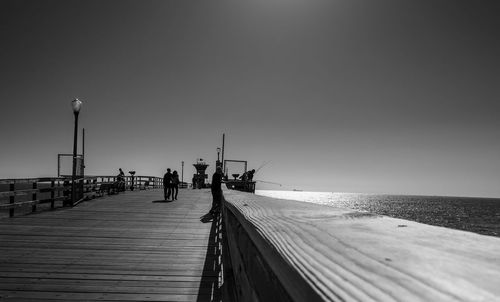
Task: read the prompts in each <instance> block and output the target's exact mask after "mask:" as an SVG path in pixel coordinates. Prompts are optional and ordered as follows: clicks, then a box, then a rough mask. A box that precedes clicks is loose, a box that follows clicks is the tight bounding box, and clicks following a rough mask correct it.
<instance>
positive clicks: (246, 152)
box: [0, 0, 500, 197]
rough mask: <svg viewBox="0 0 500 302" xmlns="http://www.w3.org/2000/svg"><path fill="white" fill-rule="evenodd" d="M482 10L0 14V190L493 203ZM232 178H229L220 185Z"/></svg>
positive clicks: (386, 7)
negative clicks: (14, 180)
mask: <svg viewBox="0 0 500 302" xmlns="http://www.w3.org/2000/svg"><path fill="white" fill-rule="evenodd" d="M498 16H500V2H498V1H399V0H390V1H368V0H362V1H361V0H360V1H352V0H349V1H348V0H343V1H321V0H318V1H317V0H313V1H310V0H308V1H305V0H304V1H298V0H289V1H285V0H279V1H278V0H271V1H269V0H266V1H264V0H258V1H143V0H141V1H3V0H2V1H0V41H1V46H0V99H1V113H2V117H1V119H0V126H1V129H2V140H1V141H2V143H1V148H0V178H8V177H36V176H52V175H55V174H56V172H57V154H58V153H70V152H71V150H72V135H73V132H72V125H73V116H72V112H71V108H70V102H71V100H72V98H73V97H79V98H81V99H82V100H83V101H84V105H83V108H82V111H81V114H80V126H82V127H85V129H86V161H87V173H89V174H111V175H114V174H116V173H117V169H118V167H122V168H123V169H124V170H125V171H129V170H136V171H137V172H138V174H141V175H162V174H163V173H164V171H165V169H166V167H171V168H173V169H177V170H180V162H181V161H182V160H184V161H185V162H186V167H185V170H184V171H185V172H184V175H185V179H188V180H190V176H189V175H191V174H192V173H193V172H194V170H193V168H192V166H191V164H192V163H193V162H194V161H195V160H196V158H197V157H202V158H204V159H206V160H207V161H209V163H211V167H210V170H209V172H210V173H211V172H212V171H213V170H212V169H211V168H213V166H214V162H213V161H214V160H215V159H216V151H215V150H216V148H217V147H218V146H220V145H221V136H222V133H223V132H225V133H226V138H227V141H226V142H227V144H226V158H228V159H246V160H248V161H249V165H250V168H252V167H254V168H257V167H259V166H260V165H261V164H263V163H264V162H268V161H269V163H268V164H267V165H266V166H265V167H263V168H262V169H261V170H260V171H259V173H258V174H257V175H256V177H257V179H259V180H265V181H271V182H278V183H281V184H283V186H282V187H279V186H276V185H270V184H265V183H259V185H258V188H262V189H264V188H269V189H292V188H297V189H303V190H319V191H339V192H374V193H406V194H433V195H464V196H491V197H500V185H499V184H500V119H499V118H498V115H499V113H500V104H499V101H500V58H499V54H500V18H499V17H498ZM230 172H232V171H230Z"/></svg>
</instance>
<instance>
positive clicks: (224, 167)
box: [222, 133, 226, 174]
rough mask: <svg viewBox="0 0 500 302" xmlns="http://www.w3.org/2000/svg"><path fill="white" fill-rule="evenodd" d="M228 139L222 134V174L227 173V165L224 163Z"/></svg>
mask: <svg viewBox="0 0 500 302" xmlns="http://www.w3.org/2000/svg"><path fill="white" fill-rule="evenodd" d="M225 139H226V134H225V133H222V173H223V174H224V173H225V171H226V163H225V162H224V141H225Z"/></svg>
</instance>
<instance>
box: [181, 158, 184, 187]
mask: <svg viewBox="0 0 500 302" xmlns="http://www.w3.org/2000/svg"><path fill="white" fill-rule="evenodd" d="M181 163H182V170H181V183H182V184H184V161H182V162H181Z"/></svg>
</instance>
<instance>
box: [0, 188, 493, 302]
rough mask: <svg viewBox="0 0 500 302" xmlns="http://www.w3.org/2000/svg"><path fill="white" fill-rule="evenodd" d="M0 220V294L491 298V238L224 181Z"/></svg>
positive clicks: (19, 297) (27, 297)
mask: <svg viewBox="0 0 500 302" xmlns="http://www.w3.org/2000/svg"><path fill="white" fill-rule="evenodd" d="M224 199H225V200H224V206H223V210H222V215H221V217H220V218H219V219H215V220H214V221H209V222H207V221H205V222H202V221H200V218H201V217H202V216H203V215H204V214H206V213H207V212H208V210H209V208H210V206H211V202H212V196H211V194H210V191H209V190H207V189H200V190H198V189H196V190H192V189H185V190H181V191H180V193H179V200H177V201H174V202H164V201H163V191H162V190H158V189H147V190H136V191H132V192H130V191H127V192H125V193H123V194H122V193H119V194H117V195H105V196H103V197H101V198H96V199H92V200H88V201H84V202H81V203H79V204H78V205H76V206H74V207H64V208H58V209H57V208H56V209H55V210H46V211H40V212H36V213H32V214H27V215H20V216H15V217H13V218H3V219H0V238H1V239H0V240H1V242H2V244H1V246H0V255H1V256H0V300H2V301H3V300H5V301H43V300H46V301H57V300H60V301H97V300H98V301H384V302H385V301H498V300H500V288H499V287H498V284H499V282H500V257H498V250H499V248H500V239H499V238H496V237H489V236H482V235H478V234H474V233H468V232H463V231H457V230H452V229H446V228H441V227H435V226H429V225H424V224H420V223H416V222H411V221H407V220H401V219H394V218H389V217H385V216H380V215H375V214H370V213H365V212H356V211H353V210H349V209H339V208H332V207H327V206H321V205H317V204H309V203H303V202H297V201H290V200H278V199H273V198H268V197H261V196H257V195H254V194H250V193H245V192H239V191H234V190H224Z"/></svg>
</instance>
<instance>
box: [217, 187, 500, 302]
mask: <svg viewBox="0 0 500 302" xmlns="http://www.w3.org/2000/svg"><path fill="white" fill-rule="evenodd" d="M225 198H226V200H227V203H226V206H227V209H228V210H229V211H231V213H233V214H234V216H235V217H236V218H237V220H238V222H239V224H240V226H239V228H240V229H241V230H243V231H244V233H245V236H247V237H248V238H247V239H244V238H243V237H241V236H236V238H237V240H240V242H238V244H237V245H238V247H239V248H241V250H240V252H241V255H242V257H243V260H241V261H240V262H239V263H236V264H237V265H243V266H245V265H246V266H245V267H244V270H242V271H246V273H247V276H248V279H249V280H250V281H249V283H250V285H251V286H252V287H253V288H254V289H255V290H256V292H257V295H259V288H262V286H265V285H267V284H268V283H266V284H262V280H263V277H262V275H261V274H257V273H256V272H258V270H255V269H254V268H255V267H259V265H256V264H257V263H258V262H259V261H260V262H262V263H263V264H262V267H266V266H267V267H269V270H270V273H272V274H273V275H274V276H275V277H276V278H277V279H278V280H279V281H280V284H281V286H283V287H284V288H285V289H286V292H287V293H288V294H289V295H290V297H291V299H292V300H293V301H500V287H498V284H500V257H498V251H499V250H500V238H497V237H489V236H482V235H478V234H474V233H468V232H462V231H457V230H452V229H446V228H440V227H435V226H429V225H424V224H420V223H416V222H411V221H406V220H401V219H393V218H389V217H384V216H379V215H373V214H369V213H362V212H355V211H352V210H349V209H338V208H332V207H327V206H321V205H316V204H311V203H303V202H297V201H288V200H277V199H272V198H267V197H260V196H255V195H251V194H246V193H240V192H234V191H232V192H225ZM238 238H239V239H238ZM241 238H243V239H241ZM229 239H230V238H229ZM245 241H247V242H245ZM251 245H254V246H255V248H246V246H248V247H250V246H251ZM247 251H253V253H254V254H251V253H249V252H247ZM247 253H249V254H248V255H247ZM245 259H247V260H245ZM248 259H255V260H251V261H248ZM258 259H260V260H258ZM245 261H247V262H246V263H245ZM233 264H234V263H233ZM264 280H265V279H264ZM249 295H251V293H249ZM259 298H260V297H259ZM276 301H278V300H276ZM281 301H286V298H285V299H283V300H281Z"/></svg>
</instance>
